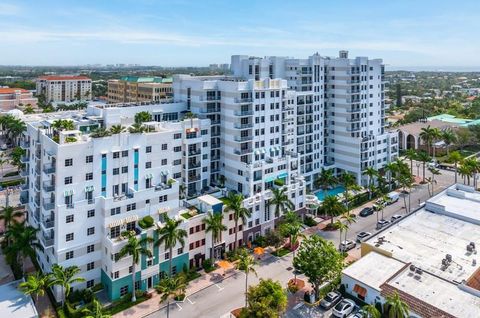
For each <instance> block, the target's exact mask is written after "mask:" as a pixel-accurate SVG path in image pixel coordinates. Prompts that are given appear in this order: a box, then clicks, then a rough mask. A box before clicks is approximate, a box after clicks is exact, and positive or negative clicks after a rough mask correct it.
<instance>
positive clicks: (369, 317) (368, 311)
mask: <svg viewBox="0 0 480 318" xmlns="http://www.w3.org/2000/svg"><path fill="white" fill-rule="evenodd" d="M362 311H363V312H364V313H365V318H381V316H382V314H381V313H380V311H378V309H377V307H375V305H365V306H363V307H362Z"/></svg>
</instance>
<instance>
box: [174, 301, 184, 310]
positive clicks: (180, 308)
mask: <svg viewBox="0 0 480 318" xmlns="http://www.w3.org/2000/svg"><path fill="white" fill-rule="evenodd" d="M175 305H177V306H178V308H179V309H178V311H180V310H182V306H180V305H179V304H178V303H175Z"/></svg>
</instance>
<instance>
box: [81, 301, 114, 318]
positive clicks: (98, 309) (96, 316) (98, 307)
mask: <svg viewBox="0 0 480 318" xmlns="http://www.w3.org/2000/svg"><path fill="white" fill-rule="evenodd" d="M82 313H83V314H84V318H110V317H112V316H111V315H107V314H104V313H103V307H102V304H100V302H99V301H98V300H97V299H96V298H93V300H92V305H91V309H90V308H85V309H83V310H82Z"/></svg>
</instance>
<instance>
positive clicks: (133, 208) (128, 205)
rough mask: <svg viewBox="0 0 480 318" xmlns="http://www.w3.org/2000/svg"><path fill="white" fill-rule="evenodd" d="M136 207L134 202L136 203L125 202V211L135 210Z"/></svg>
mask: <svg viewBox="0 0 480 318" xmlns="http://www.w3.org/2000/svg"><path fill="white" fill-rule="evenodd" d="M136 208H137V204H136V203H131V204H127V212H128V211H132V210H135V209H136Z"/></svg>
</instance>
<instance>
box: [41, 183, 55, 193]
mask: <svg viewBox="0 0 480 318" xmlns="http://www.w3.org/2000/svg"><path fill="white" fill-rule="evenodd" d="M43 191H45V192H52V191H55V183H52V182H51V181H44V182H43Z"/></svg>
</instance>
